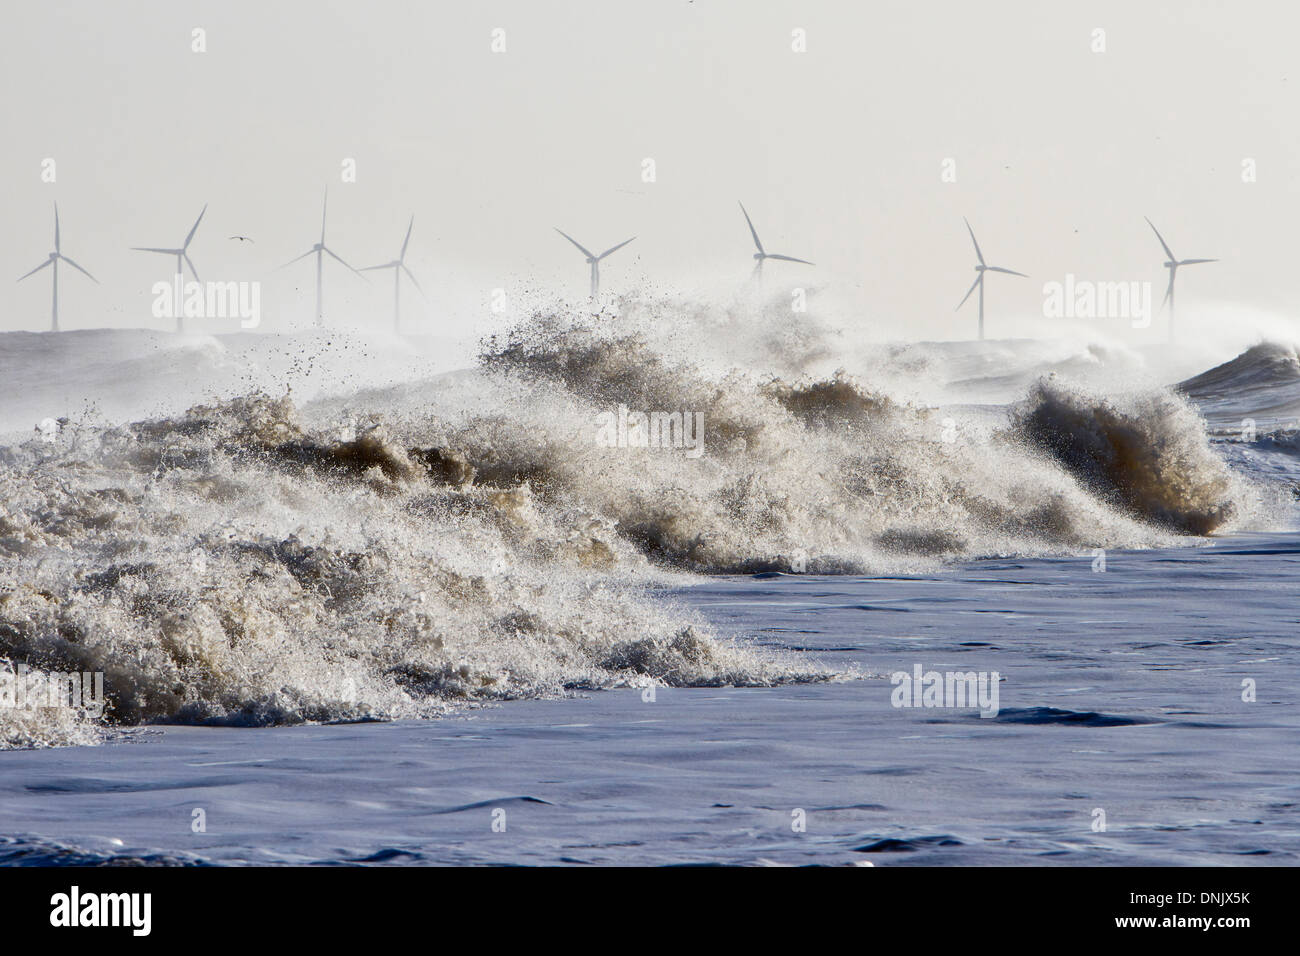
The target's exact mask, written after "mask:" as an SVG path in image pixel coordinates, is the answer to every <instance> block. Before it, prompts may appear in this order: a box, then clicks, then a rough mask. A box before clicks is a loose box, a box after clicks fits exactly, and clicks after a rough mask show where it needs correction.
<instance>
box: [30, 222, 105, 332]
mask: <svg viewBox="0 0 1300 956" xmlns="http://www.w3.org/2000/svg"><path fill="white" fill-rule="evenodd" d="M60 259H62V260H63V261H64V262H66V263H67V264H68V265H70V266H72V268H74V269H76V270H77V271H78V272H80V273H81V274H83V275H84V276H86V278H88V279H89V280H90V281H91V282H93V283H95V285H99V280H98V279H96V278H95V277H94V276H92V275H91V274H90V273H89V272H87V271H86V270H85V269H83V268H81V266H79V265H77V264H76V263H75V262H73V261H72V260H71V259H69V258H68V257H67V256H65V255H64V254H63V251H62V246H61V244H60V242H59V204H58V203H55V204H54V251H53V252H51V253H50V255H49V258H47V259H46V260H45V261H44V262H42V263H41V264H40V265H39V266H37V267H36V268H35V269H33V270H32V271H31V272H27V273H24V274H23V275H21V276H19V277H18V281H19V282H22V281H23V280H24V279H26V278H27V277H28V276H30V275H35V274H36V273H38V272H40V271H41V270H42V269H44V268H45V267H46V266H53V267H54V282H53V286H54V296H53V300H52V301H53V304H52V305H51V307H50V331H51V332H57V331H59V260H60Z"/></svg>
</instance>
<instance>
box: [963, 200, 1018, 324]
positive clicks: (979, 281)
mask: <svg viewBox="0 0 1300 956" xmlns="http://www.w3.org/2000/svg"><path fill="white" fill-rule="evenodd" d="M962 222H965V223H966V231H967V232H969V233H970V241H971V242H972V243H974V244H975V258H977V259H979V265H977V266H976V267H975V271H976V272H978V273H979V275H978V276H976V277H975V283H974V285H972V286H971V287H970V288H969V289H967V290H966V294H965V295H964V296H962V297H961V301H960V302H958V303H957V309H960V308H961V307H962V306H963V305H965V304H966V300H967V299H969V298H970V294H971V293H972V292H974V291H975V289H976V288H978V289H979V290H980V338H981V339H983V338H984V274H985V273H986V272H1005V273H1006V274H1007V275H1012V276H1020V277H1021V278H1024V279H1028V278H1029V276H1027V275H1025V274H1024V273H1023V272H1016V271H1015V270H1013V269H1003V268H1002V267H1001V266H991V265H987V264H986V263H985V262H984V253H982V252H980V244H979V242H978V241H977V240H976V239H975V230H974V229H972V228H971V227H970V223H969V222H966V219H965V217H963V218H962ZM957 309H953V311H954V312H956V311H957Z"/></svg>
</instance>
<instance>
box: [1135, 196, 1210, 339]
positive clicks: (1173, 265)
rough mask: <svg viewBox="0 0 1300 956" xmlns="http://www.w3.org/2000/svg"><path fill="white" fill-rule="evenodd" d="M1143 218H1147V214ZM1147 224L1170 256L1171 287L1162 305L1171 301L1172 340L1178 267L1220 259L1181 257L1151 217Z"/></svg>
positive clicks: (1170, 333)
mask: <svg viewBox="0 0 1300 956" xmlns="http://www.w3.org/2000/svg"><path fill="white" fill-rule="evenodd" d="M1142 218H1144V219H1146V217H1145V216H1143V217H1142ZM1147 225H1148V226H1150V227H1151V231H1152V232H1154V233H1155V234H1156V238H1157V239H1159V240H1160V247H1161V248H1162V249H1164V250H1165V255H1167V256H1168V257H1169V259H1168V261H1166V262H1165V268H1166V269H1168V270H1169V288H1168V289H1166V290H1165V298H1164V302H1161V303H1160V305H1161V306H1163V305H1164V304H1165V302H1168V303H1169V341H1170V342H1172V341H1173V340H1174V276H1176V275H1178V267H1179V266H1194V265H1196V264H1197V263H1201V262H1218V261H1219V260H1218V259H1179V258H1178V257H1177V256H1175V255H1174V254H1173V251H1172V250H1171V249H1170V248H1169V243H1167V242H1165V237H1164V236H1162V235H1160V230H1159V229H1157V228H1156V226H1155V223H1153V222H1152V221H1151V220H1150V219H1147Z"/></svg>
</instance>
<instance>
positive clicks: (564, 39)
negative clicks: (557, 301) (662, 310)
mask: <svg viewBox="0 0 1300 956" xmlns="http://www.w3.org/2000/svg"><path fill="white" fill-rule="evenodd" d="M7 17H8V19H7V23H6V29H5V31H4V32H3V34H0V79H2V80H3V88H4V94H3V97H4V99H3V102H4V112H3V117H2V123H0V128H3V130H4V134H5V144H6V148H5V149H4V150H3V151H2V152H0V183H3V188H2V189H0V217H2V218H3V221H4V223H5V224H6V228H5V229H4V231H3V233H0V265H2V266H3V268H2V269H0V328H6V329H17V328H30V329H39V328H44V327H46V326H47V324H48V313H49V293H50V289H49V279H48V275H49V273H48V271H46V272H43V273H41V274H40V275H39V276H36V277H33V278H31V279H28V280H26V281H24V282H23V283H22V284H20V285H18V284H15V283H14V281H13V280H14V279H17V277H18V276H19V275H21V274H22V273H24V272H26V271H27V270H28V269H30V268H32V267H33V266H36V265H38V264H39V263H40V262H41V260H42V258H43V257H44V256H45V255H46V254H47V252H48V251H49V250H50V248H51V243H52V222H51V220H52V203H53V201H54V200H56V199H57V200H58V202H59V206H60V210H61V213H62V218H63V241H64V252H65V253H67V254H68V255H70V256H72V257H73V258H74V259H76V260H77V261H78V262H79V263H80V264H82V265H83V266H85V267H86V268H88V269H89V270H90V271H91V272H93V273H94V274H95V275H96V276H97V277H98V278H99V279H100V280H101V282H102V283H103V285H102V286H95V285H92V284H91V283H90V282H89V281H87V280H85V279H84V278H83V277H81V276H79V275H76V274H75V273H71V272H65V274H64V275H63V277H62V281H61V298H62V307H61V315H62V319H63V324H64V326H65V327H67V328H78V327H87V326H100V325H110V326H154V327H167V326H168V323H167V322H162V321H158V320H154V319H152V318H151V316H150V314H149V305H150V301H151V296H150V295H149V287H150V285H151V284H152V283H153V282H155V281H158V280H159V279H160V278H165V277H166V276H167V275H168V274H169V272H170V269H169V268H168V266H169V262H168V260H165V259H163V258H162V257H156V256H150V255H146V254H143V253H138V252H131V251H130V250H129V248H128V247H129V246H132V245H162V246H171V245H176V244H179V243H180V241H181V240H182V239H183V238H184V235H185V232H186V231H187V230H188V229H189V226H190V224H191V223H192V222H193V220H194V218H195V216H196V215H197V214H198V212H199V209H200V208H202V206H203V204H204V203H205V202H207V203H210V208H209V211H208V215H207V218H206V219H205V221H204V223H203V225H202V226H201V227H200V231H199V233H198V235H197V237H196V239H195V241H194V245H193V246H192V248H191V255H192V258H193V260H194V262H195V264H196V265H197V266H198V269H199V272H200V275H201V276H202V277H203V278H204V279H249V280H251V279H257V280H261V281H262V282H263V288H264V292H263V309H264V312H265V313H267V319H266V325H267V327H270V328H280V327H284V326H285V325H286V324H288V323H291V322H305V321H307V320H308V318H309V316H310V315H311V313H312V310H313V306H312V294H313V293H312V287H313V283H314V273H313V266H312V264H311V262H310V261H304V262H301V263H297V264H296V265H294V266H293V267H291V268H290V269H288V270H285V271H284V272H275V271H274V269H275V267H276V266H278V265H280V264H281V263H283V262H285V261H287V260H289V259H291V258H292V257H293V256H295V255H298V254H299V253H301V252H304V251H306V250H307V249H308V248H309V247H310V246H311V244H312V243H313V242H314V241H315V238H316V233H317V230H318V228H319V216H320V200H321V192H322V189H323V188H324V187H325V186H326V185H327V184H328V185H330V199H331V218H330V234H329V242H330V245H332V246H333V247H334V248H335V249H336V250H337V251H338V252H339V253H340V254H341V255H342V256H344V257H345V258H347V259H349V260H350V261H352V262H353V264H355V265H370V264H375V263H379V262H384V261H387V260H389V259H391V258H393V257H394V256H395V255H396V253H397V249H398V246H399V245H400V243H401V239H402V234H403V231H404V229H405V225H406V221H407V217H408V216H409V215H410V214H411V213H414V214H415V217H416V222H415V232H414V236H413V238H412V245H411V253H410V258H409V264H410V266H411V268H412V269H413V270H414V271H415V273H416V275H417V276H418V277H419V278H420V280H421V282H422V283H423V285H424V286H425V288H426V290H427V291H428V292H429V298H430V302H429V303H421V304H419V305H418V306H416V305H415V304H414V303H412V306H411V311H410V312H409V313H408V314H409V317H410V321H411V324H412V326H413V327H416V328H422V329H425V330H428V331H434V330H436V329H437V327H438V324H439V323H448V322H456V323H466V322H469V323H473V322H475V321H477V316H478V315H479V314H481V313H484V312H485V311H486V308H487V301H488V295H489V291H490V290H491V289H492V288H494V287H505V288H508V289H511V290H522V289H547V290H552V289H553V290H554V291H556V292H562V293H565V294H569V295H573V296H578V295H580V294H582V293H583V292H584V291H585V287H586V281H587V273H586V266H585V264H584V263H583V262H582V259H581V257H580V256H579V255H578V253H577V252H576V251H575V250H574V249H572V248H571V247H570V246H568V244H567V243H565V242H564V241H563V240H562V239H560V237H558V236H557V235H555V233H554V232H553V231H552V226H560V227H561V228H563V229H565V231H567V232H569V233H570V234H572V235H574V236H575V237H576V238H577V239H578V240H579V241H581V242H583V243H584V244H586V245H589V246H593V247H598V248H600V249H604V248H606V247H608V246H611V245H614V244H615V243H617V242H619V241H621V240H622V239H625V238H627V237H628V236H631V235H636V236H637V237H638V238H637V241H636V242H634V243H633V244H632V245H630V246H629V247H628V248H627V249H625V250H622V251H621V252H619V253H617V254H616V255H615V256H614V257H613V258H611V259H610V260H609V261H608V263H607V264H606V265H605V266H604V267H603V268H602V279H603V282H604V283H605V286H606V288H608V289H614V290H617V289H626V288H632V287H634V286H636V285H638V284H645V283H653V284H654V285H655V286H657V287H660V288H665V289H672V290H694V289H700V288H710V289H719V288H723V287H725V286H726V285H727V284H728V283H734V284H739V282H740V281H741V280H742V279H744V278H745V276H746V275H747V274H748V271H749V269H750V267H751V265H752V262H751V260H750V258H749V256H750V254H751V252H752V248H751V244H750V241H749V237H748V235H747V233H746V229H745V226H744V220H743V219H742V218H741V215H740V212H739V210H738V209H737V206H736V201H737V199H742V200H743V201H744V202H745V204H746V206H747V207H748V208H749V210H750V213H751V214H752V215H753V216H754V219H755V222H756V224H757V226H758V228H759V231H760V234H761V235H762V237H763V239H764V241H765V243H766V245H767V247H768V249H769V251H776V252H784V253H789V254H792V255H796V256H800V257H803V258H807V259H811V260H813V261H815V262H816V263H818V266H817V268H816V269H815V270H809V269H807V268H806V267H801V266H795V265H790V264H781V263H775V264H772V265H770V266H769V278H770V279H771V280H772V283H771V284H774V285H777V284H781V283H784V282H787V281H788V282H790V283H795V282H798V283H799V284H805V285H819V286H822V287H824V288H825V290H826V293H825V294H826V295H827V296H834V297H836V298H837V299H838V300H839V301H841V302H849V303H852V305H853V309H852V312H850V313H849V314H848V316H846V317H845V321H846V322H853V323H856V324H861V325H863V326H870V325H872V324H873V323H888V324H890V325H892V326H893V327H895V328H897V329H900V330H904V331H905V333H907V334H915V335H918V336H928V337H929V336H934V337H968V336H969V335H971V334H973V330H974V322H975V318H974V311H973V309H970V310H969V311H967V310H963V311H962V312H961V313H958V314H954V313H953V307H954V306H955V305H956V303H957V301H958V300H959V299H960V298H961V296H962V294H963V293H964V292H965V291H966V287H967V285H968V284H969V282H970V281H971V279H972V278H973V276H974V274H973V272H972V271H971V266H972V265H973V262H974V260H973V254H972V251H971V249H970V245H969V241H968V239H967V237H966V234H965V230H964V227H963V226H962V221H961V218H962V216H963V215H966V216H968V217H969V218H970V220H971V222H972V224H973V225H974V227H975V229H976V232H977V235H978V236H979V238H980V241H981V243H982V245H983V246H984V250H985V253H986V255H987V256H988V258H989V261H990V262H992V263H997V264H1002V265H1006V266H1009V267H1011V268H1014V269H1018V270H1020V271H1023V272H1027V273H1029V274H1030V275H1031V276H1033V279H1032V280H1023V279H1016V278H1012V277H1004V276H994V277H993V278H992V279H991V280H990V282H989V303H988V309H989V316H990V318H989V325H990V334H991V335H996V334H997V332H998V327H997V321H998V318H997V317H998V316H1001V315H1006V316H1008V317H1010V316H1013V315H1020V316H1025V317H1032V316H1035V315H1038V316H1041V309H1042V299H1043V293H1042V283H1043V282H1044V281H1047V280H1051V279H1061V278H1063V276H1064V274H1065V273H1066V272H1067V271H1072V272H1074V273H1075V274H1076V275H1078V276H1080V277H1084V278H1093V279H1100V280H1108V281H1109V280H1121V279H1147V280H1150V281H1152V282H1153V283H1154V284H1155V288H1156V297H1157V301H1158V299H1159V297H1160V295H1162V294H1163V283H1164V273H1163V270H1162V269H1161V266H1160V263H1161V261H1162V258H1163V257H1162V256H1161V254H1160V250H1159V247H1158V246H1157V245H1156V242H1155V240H1154V238H1153V237H1152V236H1151V234H1150V233H1149V231H1148V230H1147V227H1146V225H1145V223H1144V222H1143V221H1142V217H1143V215H1149V216H1150V217H1151V218H1152V219H1153V220H1154V221H1155V222H1156V224H1157V225H1158V226H1160V228H1161V230H1162V232H1163V233H1164V234H1165V236H1166V238H1167V239H1168V240H1169V241H1170V243H1171V244H1172V246H1173V248H1174V251H1175V253H1177V254H1178V255H1179V256H1182V257H1186V256H1205V257H1217V258H1219V259H1222V260H1223V261H1222V262H1220V263H1216V264H1213V265H1206V266H1198V267H1196V268H1195V270H1190V269H1189V270H1186V271H1185V272H1183V273H1180V276H1179V299H1180V309H1181V307H1182V306H1184V305H1185V306H1186V307H1187V308H1188V309H1192V308H1194V307H1195V304H1196V303H1198V302H1199V303H1214V302H1218V303H1234V304H1241V305H1243V306H1252V307H1255V308H1259V309H1267V310H1272V311H1276V312H1278V313H1281V314H1284V315H1286V316H1287V317H1290V316H1292V315H1295V314H1296V313H1297V305H1300V292H1298V291H1297V290H1296V288H1295V282H1294V278H1293V273H1294V266H1293V255H1294V247H1295V243H1296V241H1297V230H1296V225H1295V224H1296V223H1297V222H1300V215H1297V214H1298V213H1300V150H1298V149H1297V145H1298V143H1297V138H1298V137H1300V132H1298V131H1300V65H1297V60H1296V58H1295V45H1296V37H1297V35H1298V33H1300V30H1298V29H1297V28H1298V27H1300V7H1297V5H1296V4H1294V3H1291V2H1282V0H1276V2H1267V3H1265V2H1253V3H1252V2H1237V0H1234V2H1212V0H1199V2H1186V0H1183V2H1165V3H1157V2H1141V3H1135V2H1133V0H1127V2H1113V3H1112V2H1089V3H1070V4H1065V3H1043V2H1041V0H1025V2H994V3H989V4H980V3H969V2H955V0H945V2H917V0H905V2H902V0H900V2H880V0H873V2H871V3H860V2H848V0H840V2H818V0H798V2H793V0H791V2H780V0H694V2H689V0H655V2H650V0H645V2H628V0H619V2H611V0H554V2H545V0H512V2H484V3H468V2H464V3H452V2H414V0H409V2H396V0H369V2H365V3H356V2H322V0H233V2H232V0H223V2H215V0H213V2H177V0H166V2H164V0H135V2H103V0H71V2H62V3H59V4H57V5H55V4H37V3H26V4H21V5H11V9H10V10H9V11H8V13H7ZM196 27H197V28H202V29H204V30H205V31H206V42H207V52H205V53H195V52H192V51H191V43H192V34H191V31H192V30H193V29H194V28H196ZM494 28H501V29H504V31H505V37H506V52H504V53H493V52H492V50H491V43H492V31H493V29H494ZM796 28H801V29H803V30H805V31H806V35H807V52H803V53H796V52H794V51H793V50H792V49H791V45H792V37H791V31H792V30H794V29H796ZM1096 28H1101V29H1104V30H1105V41H1106V51H1105V52H1104V53H1095V52H1093V51H1092V49H1091V45H1092V43H1093V31H1094V29H1096ZM348 157H352V158H355V160H356V163H357V182H356V183H354V184H344V183H342V182H340V170H341V163H342V162H343V160H344V159H345V158H348ZM647 157H650V158H653V159H654V161H655V163H656V167H657V181H656V182H654V183H643V182H642V181H641V170H642V161H643V159H645V158H647ZM947 157H951V158H952V159H953V160H954V161H955V164H956V172H957V181H956V182H955V183H945V182H943V181H942V180H941V171H942V163H943V161H944V159H945V158H947ZM46 158H53V159H54V160H55V161H56V163H57V177H58V178H57V182H56V183H54V184H49V183H43V182H42V181H41V178H40V177H41V171H42V165H41V164H42V161H43V160H45V159H46ZM1245 158H1251V159H1253V160H1254V161H1255V163H1256V164H1257V169H1258V181H1257V182H1254V183H1249V184H1248V183H1243V182H1242V161H1243V159H1245ZM235 233H239V234H243V235H248V236H251V237H253V238H254V239H255V240H256V242H255V243H254V244H248V243H242V244H241V243H237V242H233V241H230V240H228V239H227V238H226V237H227V236H229V235H231V234H235ZM3 275H8V276H10V278H9V279H7V280H4V279H3V278H2V276H3ZM994 280H1001V281H994ZM390 295H391V286H390V283H389V281H388V278H387V274H380V275H379V278H377V279H376V280H375V283H374V286H373V287H367V286H365V285H364V284H362V283H361V282H359V280H357V279H356V278H355V277H354V276H350V275H349V274H347V273H346V272H344V271H342V270H341V268H329V267H327V273H326V300H327V301H326V308H327V311H328V312H331V313H333V314H334V315H335V316H336V317H337V318H338V319H344V318H346V319H347V320H348V321H353V322H357V323H365V322H367V321H371V320H372V319H373V320H374V321H375V322H376V323H377V324H379V325H382V324H383V323H384V322H385V321H386V320H387V317H388V315H389V314H390V308H391V306H390ZM408 301H409V299H408ZM968 308H969V307H968ZM341 310H346V316H344V315H343V314H340V312H341ZM1180 314H1181V313H1180ZM1039 321H1042V322H1046V321H1047V320H1041V319H1040V320H1039ZM1298 327H1300V326H1298ZM1153 331H1154V330H1153Z"/></svg>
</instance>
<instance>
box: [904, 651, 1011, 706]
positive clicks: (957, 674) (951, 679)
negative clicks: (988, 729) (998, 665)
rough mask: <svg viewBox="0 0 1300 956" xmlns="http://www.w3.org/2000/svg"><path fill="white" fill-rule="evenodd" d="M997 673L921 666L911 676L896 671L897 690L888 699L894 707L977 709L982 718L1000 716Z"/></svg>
mask: <svg viewBox="0 0 1300 956" xmlns="http://www.w3.org/2000/svg"><path fill="white" fill-rule="evenodd" d="M1000 681H1001V677H1000V676H999V674H998V672H997V671H993V672H992V673H990V672H988V671H979V672H978V673H976V672H975V671H948V672H946V673H940V672H939V671H923V669H922V667H921V665H920V664H917V665H916V666H915V667H913V668H912V673H911V674H909V673H907V671H895V672H894V673H893V674H891V675H890V676H889V682H890V683H891V684H893V685H895V686H894V690H893V693H891V694H890V695H889V700H890V703H892V704H893V705H894V706H895V707H952V708H961V707H978V708H979V712H980V716H981V717H996V716H997V715H998V692H999V690H998V684H999V682H1000Z"/></svg>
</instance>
